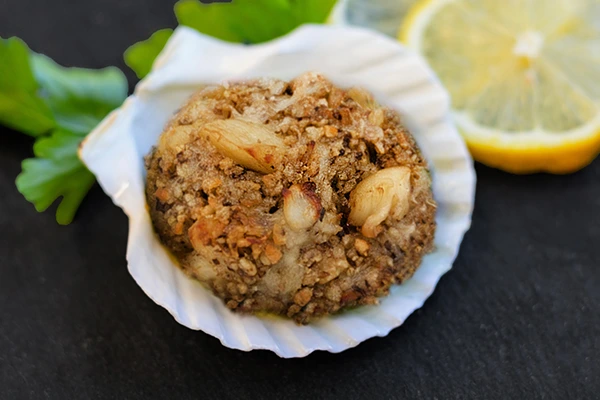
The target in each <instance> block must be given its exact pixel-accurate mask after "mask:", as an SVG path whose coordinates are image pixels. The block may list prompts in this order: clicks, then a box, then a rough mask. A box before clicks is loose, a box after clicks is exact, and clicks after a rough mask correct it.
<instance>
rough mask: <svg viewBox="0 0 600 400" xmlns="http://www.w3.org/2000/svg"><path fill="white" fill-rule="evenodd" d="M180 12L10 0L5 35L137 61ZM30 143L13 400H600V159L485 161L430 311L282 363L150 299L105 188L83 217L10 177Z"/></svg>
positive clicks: (15, 282)
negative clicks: (133, 56)
mask: <svg viewBox="0 0 600 400" xmlns="http://www.w3.org/2000/svg"><path fill="white" fill-rule="evenodd" d="M171 4H172V2H167V1H158V0H154V1H149V0H146V1H144V0H110V1H109V0H104V1H102V2H87V1H78V0H55V1H52V2H49V1H43V0H37V1H33V0H27V1H25V0H0V36H3V37H7V36H12V35H17V36H20V37H22V38H23V39H24V40H26V41H27V43H29V44H30V46H31V47H32V48H33V49H34V50H36V51H39V52H43V53H46V54H48V55H50V56H51V57H53V58H55V59H56V60H57V61H59V62H61V63H63V64H65V65H77V66H85V67H101V66H106V65H117V66H119V67H122V68H124V69H125V67H124V65H123V63H122V59H121V54H122V52H123V50H125V48H126V47H127V46H128V45H129V44H131V43H133V42H135V41H137V40H140V39H143V38H145V37H147V36H148V35H149V34H150V33H151V32H153V31H154V30H156V29H158V28H162V27H166V26H172V25H173V24H174V23H175V22H174V18H173V16H172V11H171ZM0 62H2V60H0ZM129 77H130V79H131V82H133V79H132V74H129ZM31 144H32V141H31V140H30V139H29V138H26V137H23V136H21V135H19V134H16V133H14V132H12V131H8V130H5V129H4V130H1V131H0V190H1V194H0V305H1V306H0V398H1V399H11V400H12V399H45V398H48V399H143V400H148V399H168V398H172V399H195V398H203V399H222V398H223V399H226V398H277V399H294V398H341V399H345V398H378V399H395V398H403V399H408V398H416V399H455V398H456V399H464V398H478V399H484V398H485V399H509V398H510V399H538V398H539V399H597V398H600V360H599V358H600V217H599V215H598V210H599V209H600V160H598V161H596V162H595V163H593V164H592V165H591V166H590V167H588V168H587V169H585V170H583V171H581V172H579V173H577V174H574V175H571V176H566V177H560V176H547V175H536V176H528V177H519V176H512V175H508V174H505V173H502V172H498V171H495V170H491V169H488V168H486V167H483V166H477V172H478V175H479V183H478V188H477V204H476V207H475V213H474V216H473V227H472V229H471V231H470V232H469V233H468V234H467V237H466V239H465V241H464V243H463V246H462V249H461V253H460V255H459V257H458V260H457V261H456V263H455V265H454V269H453V270H452V271H451V272H450V273H448V274H447V275H446V276H445V277H444V278H443V279H442V280H441V283H440V284H439V286H438V288H437V290H436V292H435V293H434V294H433V296H432V297H431V298H430V299H429V300H428V301H427V303H426V304H425V306H424V307H423V308H422V309H421V310H419V311H418V312H416V313H415V314H414V315H413V316H411V317H410V318H409V319H408V320H407V321H406V323H405V324H404V325H403V326H402V327H401V328H398V329H396V330H394V331H393V332H392V333H391V334H390V335H389V336H388V337H386V338H376V339H372V340H369V341H367V342H365V343H363V344H361V345H359V346H358V347H357V348H355V349H352V350H348V351H346V352H344V353H342V354H337V355H336V354H329V353H317V354H313V355H311V356H309V357H307V358H304V359H297V360H282V359H279V358H277V357H276V356H275V355H273V354H271V353H269V352H264V351H255V352H252V353H243V352H239V351H234V350H229V349H226V348H224V347H222V346H221V345H220V343H219V342H218V341H217V340H216V339H214V338H212V337H209V336H207V335H205V334H203V333H199V332H193V331H191V330H188V329H186V328H184V327H182V326H180V325H178V324H177V323H176V322H175V321H174V320H173V318H171V316H170V315H169V314H168V313H167V312H166V311H164V310H163V309H161V308H160V307H158V306H156V305H155V304H154V303H153V302H152V301H151V300H150V299H149V298H147V297H146V296H145V295H144V294H143V292H142V291H141V290H140V289H139V288H138V287H137V285H136V284H135V282H134V281H133V279H132V278H131V277H130V276H129V274H128V273H127V270H126V265H125V260H124V254H125V242H126V236H127V221H126V218H125V216H124V215H123V213H122V212H121V211H120V210H119V209H117V208H116V207H114V206H113V205H112V203H111V202H110V200H109V199H108V198H107V197H106V196H105V195H104V194H103V193H102V191H101V190H100V189H99V188H98V187H95V188H94V189H93V190H92V192H91V194H90V195H89V197H88V198H87V199H86V201H85V202H84V205H83V207H82V209H81V212H80V213H79V215H78V217H77V219H76V221H75V223H73V224H72V225H70V226H68V227H59V226H57V225H56V223H55V222H54V216H53V215H52V213H50V212H49V213H45V214H38V213H36V212H35V211H34V209H33V207H32V206H31V205H30V204H28V203H27V202H25V201H24V200H23V198H21V196H20V195H19V193H18V192H17V190H16V189H15V186H14V183H13V182H14V179H15V177H16V175H17V174H18V172H19V170H20V161H21V159H23V158H25V157H27V156H29V155H30V154H31Z"/></svg>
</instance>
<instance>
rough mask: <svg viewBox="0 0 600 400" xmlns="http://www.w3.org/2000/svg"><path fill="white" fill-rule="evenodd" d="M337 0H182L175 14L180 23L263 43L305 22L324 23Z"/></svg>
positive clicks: (223, 36)
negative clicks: (215, 0)
mask: <svg viewBox="0 0 600 400" xmlns="http://www.w3.org/2000/svg"><path fill="white" fill-rule="evenodd" d="M335 2H336V0H301V1H299V0H235V1H234V2H233V3H212V4H202V3H200V2H199V1H197V0H181V1H179V2H178V3H177V4H175V15H176V16H177V20H178V21H179V23H180V24H181V25H186V26H189V27H191V28H194V29H196V30H197V31H199V32H202V33H205V34H207V35H211V36H214V37H216V38H219V39H222V40H227V41H229V42H238V43H262V42H266V41H269V40H271V39H274V38H277V37H279V36H283V35H285V34H286V33H288V32H290V31H292V30H293V29H294V28H296V27H298V26H300V25H302V24H305V23H311V22H312V23H322V22H324V21H325V20H326V19H327V16H328V15H329V13H330V12H331V9H332V8H333V6H334V5H335Z"/></svg>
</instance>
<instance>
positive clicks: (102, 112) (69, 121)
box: [31, 54, 127, 134]
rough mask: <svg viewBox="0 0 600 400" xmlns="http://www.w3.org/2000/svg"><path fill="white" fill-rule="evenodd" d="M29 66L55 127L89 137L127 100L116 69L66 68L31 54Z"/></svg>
mask: <svg viewBox="0 0 600 400" xmlns="http://www.w3.org/2000/svg"><path fill="white" fill-rule="evenodd" d="M31 64H32V67H33V72H34V74H35V77H36V79H37V81H38V83H39V85H40V87H41V90H40V96H41V97H42V98H43V99H44V100H46V102H47V103H48V105H49V106H50V109H51V110H52V113H53V114H54V117H55V118H56V122H57V124H58V126H60V127H61V128H64V129H67V130H69V131H71V132H76V133H82V134H88V133H89V132H90V131H91V130H92V129H94V127H95V126H96V125H98V123H99V122H100V121H102V119H103V118H104V117H105V116H106V115H107V114H108V113H109V112H111V111H112V110H114V109H115V108H116V107H118V106H120V105H121V103H123V100H125V97H127V79H126V78H125V76H124V75H123V73H122V72H121V71H120V70H119V69H118V68H115V67H108V68H103V69H99V70H91V69H84V68H65V67H61V66H60V65H58V64H56V63H55V62H54V61H52V60H51V59H50V58H48V57H46V56H43V55H39V54H33V55H32V57H31Z"/></svg>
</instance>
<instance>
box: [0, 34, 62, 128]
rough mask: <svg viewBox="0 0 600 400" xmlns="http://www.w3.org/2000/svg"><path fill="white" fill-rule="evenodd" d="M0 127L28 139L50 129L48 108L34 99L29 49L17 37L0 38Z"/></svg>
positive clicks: (51, 120)
mask: <svg viewBox="0 0 600 400" xmlns="http://www.w3.org/2000/svg"><path fill="white" fill-rule="evenodd" d="M0 60H1V61H0V124H2V125H6V126H8V127H10V128H12V129H15V130H18V131H21V132H23V133H26V134H28V135H31V136H39V135H41V134H44V133H47V132H48V131H49V130H50V129H52V128H53V127H54V118H53V117H52V113H51V112H50V109H49V108H48V106H47V105H46V104H45V103H44V101H42V100H41V99H40V98H39V97H38V96H37V91H38V84H37V82H36V81H35V78H34V76H33V73H32V71H31V66H30V64H29V49H28V48H27V45H26V44H25V43H23V41H21V40H20V39H18V38H14V37H13V38H10V39H2V38H0Z"/></svg>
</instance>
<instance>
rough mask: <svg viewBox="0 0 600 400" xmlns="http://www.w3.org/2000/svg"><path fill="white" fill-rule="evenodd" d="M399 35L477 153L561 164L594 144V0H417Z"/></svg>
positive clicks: (580, 157)
mask: <svg viewBox="0 0 600 400" xmlns="http://www.w3.org/2000/svg"><path fill="white" fill-rule="evenodd" d="M399 36H400V40H401V41H402V42H404V43H405V44H407V45H408V46H409V47H412V48H414V49H416V50H417V51H419V52H420V53H421V54H422V55H423V56H424V57H425V58H426V59H427V60H428V61H429V63H430V65H431V66H432V68H433V69H434V70H435V71H436V72H437V74H438V75H439V77H440V79H441V80H442V82H443V83H444V85H445V86H446V88H447V89H448V91H449V92H450V95H451V97H452V103H453V110H454V117H455V121H456V123H457V125H458V127H459V130H460V131H461V133H462V134H463V136H464V138H465V140H466V142H467V145H468V146H469V149H470V150H471V153H472V154H473V157H474V158H475V159H476V160H478V161H480V162H482V163H484V164H487V165H489V166H492V167H496V168H500V169H503V170H506V171H509V172H513V173H533V172H540V171H546V172H551V173H559V174H560V173H570V172H573V171H576V170H579V169H581V168H583V167H584V166H586V165H587V164H589V163H590V162H591V161H592V160H593V159H594V158H595V157H596V156H597V155H598V153H599V152H600V1H599V0H552V1H549V0H506V1H499V0H424V1H421V2H419V3H417V4H416V5H415V6H414V7H413V8H412V9H411V11H410V12H409V14H408V15H407V17H406V20H405V22H404V23H403V26H402V29H401V31H400V34H399Z"/></svg>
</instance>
